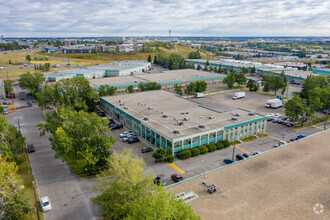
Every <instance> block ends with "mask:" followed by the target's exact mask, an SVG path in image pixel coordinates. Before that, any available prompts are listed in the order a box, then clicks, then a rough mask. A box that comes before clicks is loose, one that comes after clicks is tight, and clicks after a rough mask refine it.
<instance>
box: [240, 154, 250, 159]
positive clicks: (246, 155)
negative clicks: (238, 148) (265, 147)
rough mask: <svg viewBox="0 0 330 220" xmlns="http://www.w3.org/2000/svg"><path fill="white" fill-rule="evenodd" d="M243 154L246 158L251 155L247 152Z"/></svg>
mask: <svg viewBox="0 0 330 220" xmlns="http://www.w3.org/2000/svg"><path fill="white" fill-rule="evenodd" d="M242 156H243V157H245V158H249V157H250V155H249V154H247V153H244V154H242Z"/></svg>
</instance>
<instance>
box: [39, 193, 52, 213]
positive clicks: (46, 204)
mask: <svg viewBox="0 0 330 220" xmlns="http://www.w3.org/2000/svg"><path fill="white" fill-rule="evenodd" d="M40 203H41V208H42V211H43V212H47V211H49V210H52V204H51V203H50V201H49V198H48V196H44V197H42V198H41V199H40Z"/></svg>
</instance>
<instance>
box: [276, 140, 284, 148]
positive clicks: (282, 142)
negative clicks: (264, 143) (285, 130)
mask: <svg viewBox="0 0 330 220" xmlns="http://www.w3.org/2000/svg"><path fill="white" fill-rule="evenodd" d="M285 144H286V142H284V141H280V142H278V143H277V144H276V145H275V146H274V147H279V146H282V145H285Z"/></svg>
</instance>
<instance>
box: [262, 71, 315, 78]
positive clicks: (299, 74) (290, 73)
mask: <svg viewBox="0 0 330 220" xmlns="http://www.w3.org/2000/svg"><path fill="white" fill-rule="evenodd" d="M260 69H261V70H266V71H271V72H275V73H279V74H281V72H282V70H283V69H273V68H260ZM284 73H285V75H287V76H294V77H301V78H304V79H306V78H307V76H309V75H317V74H314V73H312V71H303V70H286V69H284Z"/></svg>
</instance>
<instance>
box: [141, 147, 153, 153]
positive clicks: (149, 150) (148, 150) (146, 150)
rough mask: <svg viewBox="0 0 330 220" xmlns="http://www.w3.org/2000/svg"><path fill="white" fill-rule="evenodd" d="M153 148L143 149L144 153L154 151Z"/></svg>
mask: <svg viewBox="0 0 330 220" xmlns="http://www.w3.org/2000/svg"><path fill="white" fill-rule="evenodd" d="M153 150H154V149H152V147H142V153H148V152H151V151H153Z"/></svg>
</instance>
